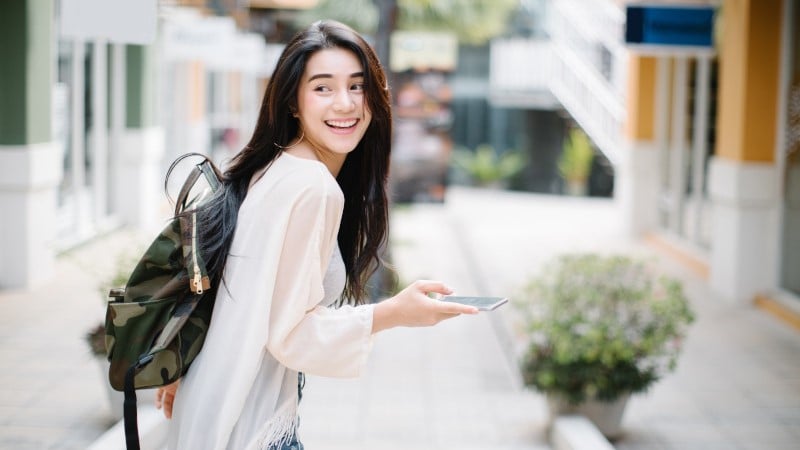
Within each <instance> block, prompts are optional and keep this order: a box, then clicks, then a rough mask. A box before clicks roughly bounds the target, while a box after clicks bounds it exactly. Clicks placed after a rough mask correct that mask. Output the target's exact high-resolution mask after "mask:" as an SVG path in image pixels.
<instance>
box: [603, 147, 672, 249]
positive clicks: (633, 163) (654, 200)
mask: <svg viewBox="0 0 800 450" xmlns="http://www.w3.org/2000/svg"><path fill="white" fill-rule="evenodd" d="M621 153H622V154H621V158H620V159H619V164H618V165H617V173H616V177H615V181H614V197H615V199H616V201H617V204H618V205H619V207H620V214H621V215H622V224H623V226H624V227H625V232H626V233H627V234H628V235H630V236H633V237H635V236H640V235H642V234H643V233H645V232H647V231H652V230H655V229H657V228H658V198H659V193H660V192H661V186H660V170H661V168H660V165H659V156H660V155H659V151H658V146H657V144H656V143H654V142H645V141H639V142H630V141H629V142H627V143H626V144H625V147H624V148H623V149H622V152H621Z"/></svg>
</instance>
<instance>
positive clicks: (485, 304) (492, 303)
mask: <svg viewBox="0 0 800 450" xmlns="http://www.w3.org/2000/svg"><path fill="white" fill-rule="evenodd" d="M442 301H446V302H455V303H461V304H462V305H470V306H474V307H476V308H478V309H479V310H481V311H491V310H493V309H496V308H497V307H498V306H500V305H502V304H504V303H506V302H507V301H508V298H506V297H477V296H461V295H447V296H444V297H442Z"/></svg>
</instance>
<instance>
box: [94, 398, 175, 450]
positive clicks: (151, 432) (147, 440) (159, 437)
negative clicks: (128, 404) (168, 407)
mask: <svg viewBox="0 0 800 450" xmlns="http://www.w3.org/2000/svg"><path fill="white" fill-rule="evenodd" d="M138 422H139V442H140V445H141V448H142V449H143V450H156V449H163V448H165V445H166V442H167V429H168V422H167V419H166V418H165V417H164V413H163V412H162V411H161V410H159V409H156V408H155V407H154V406H150V405H147V406H141V407H139V411H138ZM87 450H125V423H124V421H123V420H120V421H119V422H117V423H116V424H114V426H113V427H111V428H109V429H108V431H106V432H105V433H103V434H102V435H100V437H99V438H97V440H95V441H94V442H92V444H91V445H90V446H89V447H88V448H87Z"/></svg>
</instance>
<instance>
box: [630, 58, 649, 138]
mask: <svg viewBox="0 0 800 450" xmlns="http://www.w3.org/2000/svg"><path fill="white" fill-rule="evenodd" d="M655 93H656V59H655V58H653V57H647V56H637V55H631V57H630V60H629V61H628V93H627V96H626V103H627V104H626V111H627V115H628V117H627V118H626V120H625V136H626V137H627V138H629V139H631V140H633V141H650V140H653V139H654V138H655V117H654V115H655V110H656V108H655Z"/></svg>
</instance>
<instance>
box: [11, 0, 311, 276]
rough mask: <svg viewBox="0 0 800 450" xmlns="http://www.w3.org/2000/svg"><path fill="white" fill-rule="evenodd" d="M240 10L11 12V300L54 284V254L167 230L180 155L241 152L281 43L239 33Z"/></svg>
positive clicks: (154, 7)
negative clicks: (171, 182)
mask: <svg viewBox="0 0 800 450" xmlns="http://www.w3.org/2000/svg"><path fill="white" fill-rule="evenodd" d="M239 3H240V2H227V1H221V0H220V1H200V0H180V1H166V0H163V1H157V0H141V1H137V2H129V1H126V0H57V1H54V2H50V1H38V0H11V1H8V2H2V3H1V4H0V18H1V19H0V22H2V24H3V27H2V28H3V30H2V32H1V33H3V37H4V42H6V43H10V44H8V45H5V46H3V50H2V53H0V58H2V60H3V63H4V66H5V67H6V70H4V71H2V74H0V83H2V92H3V102H2V105H3V106H2V108H1V109H2V120H0V171H1V173H0V175H1V176H0V209H2V210H3V211H6V212H5V213H3V214H2V220H0V288H11V287H25V286H31V285H36V284H38V283H40V282H43V281H45V280H47V279H48V278H50V277H51V276H52V270H53V262H54V258H55V255H57V254H58V253H60V252H63V251H66V250H68V249H70V248H72V247H74V246H76V245H79V244H80V243H82V242H85V241H86V240H88V239H91V238H93V237H94V236H97V235H99V234H102V233H105V232H108V231H109V230H111V229H114V228H116V227H118V226H120V225H123V224H127V225H132V226H135V227H138V228H143V229H156V228H158V227H160V224H161V222H162V221H163V219H164V218H165V217H164V216H165V215H166V214H168V212H166V210H162V209H161V208H159V205H161V204H162V203H163V199H164V194H163V191H162V186H163V177H164V174H165V170H166V166H167V164H168V163H169V162H170V161H171V160H172V159H174V157H175V156H177V155H179V154H182V153H186V152H199V153H205V154H208V155H211V156H212V157H213V158H215V159H216V160H217V161H222V160H224V159H226V158H228V157H230V156H231V155H232V153H233V152H234V151H235V150H236V149H238V148H240V147H241V146H242V145H243V144H244V142H245V140H246V139H247V138H248V137H249V135H250V133H251V131H252V127H253V126H254V125H255V120H256V116H257V113H258V106H259V102H260V98H261V92H262V91H263V87H264V85H265V82H266V78H267V77H268V76H269V74H270V73H271V71H272V68H273V67H274V63H275V61H276V60H277V56H278V54H279V52H280V51H281V49H282V45H280V44H275V45H268V44H266V43H265V42H264V38H263V37H262V36H260V35H257V34H253V33H249V32H247V31H242V29H241V26H240V25H241V24H247V18H246V13H247V11H248V8H247V5H239ZM261 3H264V2H261ZM273 3H276V4H275V5H271V6H270V5H267V6H265V7H281V5H277V3H279V2H273ZM280 3H282V4H286V3H292V2H288V1H285V2H280ZM295 3H304V4H313V3H315V2H308V1H306V2H295ZM262 6H263V5H262ZM300 6H303V5H300ZM287 7H298V6H297V5H294V4H292V5H288V6H287ZM306 7H307V6H306ZM214 13H217V14H227V13H229V14H227V15H223V16H214V15H213V14H214ZM178 178H180V174H176V176H175V179H178Z"/></svg>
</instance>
